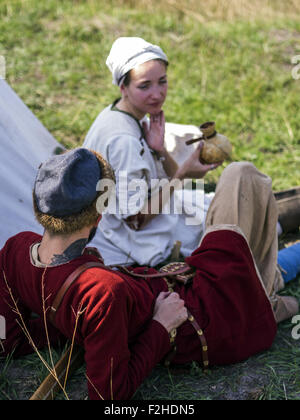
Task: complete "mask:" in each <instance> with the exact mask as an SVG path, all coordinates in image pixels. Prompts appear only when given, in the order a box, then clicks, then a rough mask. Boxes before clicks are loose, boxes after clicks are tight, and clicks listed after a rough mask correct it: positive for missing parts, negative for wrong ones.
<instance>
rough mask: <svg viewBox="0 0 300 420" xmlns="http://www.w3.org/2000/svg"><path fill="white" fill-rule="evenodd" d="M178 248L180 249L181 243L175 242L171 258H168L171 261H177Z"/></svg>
mask: <svg viewBox="0 0 300 420" xmlns="http://www.w3.org/2000/svg"><path fill="white" fill-rule="evenodd" d="M180 248H181V242H180V241H176V242H175V244H174V246H173V249H172V253H171V258H170V259H171V261H178V259H179V255H180Z"/></svg>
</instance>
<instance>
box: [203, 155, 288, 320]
mask: <svg viewBox="0 0 300 420" xmlns="http://www.w3.org/2000/svg"><path fill="white" fill-rule="evenodd" d="M277 221H278V211H277V205H276V200H275V197H274V194H273V192H272V180H271V178H269V177H268V176H267V175H264V174H262V173H261V172H259V171H258V170H257V168H256V167H255V166H254V165H253V164H252V163H249V162H234V163H231V164H230V165H228V166H227V167H226V168H225V170H224V171H223V173H222V175H221V177H220V179H219V182H218V185H217V188H216V194H215V197H214V199H213V200H212V202H211V205H210V208H209V210H208V213H207V217H206V228H207V229H208V230H213V229H215V228H218V227H217V226H216V225H224V224H226V225H236V226H238V227H239V228H240V229H241V230H242V232H243V233H244V236H245V237H246V239H247V241H248V244H249V247H250V249H251V251H252V254H253V257H254V260H255V263H256V266H257V269H258V271H259V273H260V276H261V279H262V282H263V284H264V287H265V289H266V292H267V294H268V296H269V297H270V300H271V303H272V304H273V308H274V307H275V306H276V302H277V300H278V296H277V295H276V293H277V292H278V291H279V290H281V289H282V288H283V287H284V281H283V278H282V275H281V273H280V270H279V268H278V265H277V254H278V236H277V230H276V225H277ZM275 316H276V314H275Z"/></svg>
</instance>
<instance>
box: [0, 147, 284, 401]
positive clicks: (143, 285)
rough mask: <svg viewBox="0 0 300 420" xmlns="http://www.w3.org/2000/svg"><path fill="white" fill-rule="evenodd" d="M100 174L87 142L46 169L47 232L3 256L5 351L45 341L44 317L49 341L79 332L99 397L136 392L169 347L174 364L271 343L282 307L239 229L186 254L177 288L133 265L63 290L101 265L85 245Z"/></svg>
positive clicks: (39, 208)
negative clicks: (188, 273) (188, 272)
mask: <svg viewBox="0 0 300 420" xmlns="http://www.w3.org/2000/svg"><path fill="white" fill-rule="evenodd" d="M103 178H109V179H113V173H112V171H111V169H110V167H109V165H108V164H107V162H105V161H104V160H103V159H102V157H101V156H100V155H98V154H97V153H94V152H91V151H89V150H86V149H81V148H79V149H75V150H73V151H70V152H67V153H65V154H63V155H59V156H55V157H53V158H51V159H49V160H48V161H47V162H45V163H44V164H42V165H41V166H40V168H39V170H38V174H37V177H36V181H35V186H34V191H33V201H34V210H35V214H36V217H37V219H38V221H39V222H40V223H41V224H42V226H44V228H45V232H44V235H43V236H42V237H41V236H40V235H37V234H35V233H32V232H23V233H20V234H18V235H16V236H14V237H12V238H10V239H9V240H8V241H7V243H6V244H5V246H4V248H3V249H2V250H1V252H0V270H1V271H0V315H1V316H2V317H4V318H5V322H6V339H4V340H2V341H0V353H1V352H2V355H4V356H5V355H7V354H9V353H11V352H13V354H14V356H21V355H25V354H28V353H30V352H32V351H33V346H32V344H33V343H34V345H35V346H36V347H37V348H42V347H43V346H45V345H46V344H47V335H46V333H45V320H46V324H47V333H48V337H49V339H50V342H51V344H53V345H54V344H55V343H56V342H57V341H58V340H60V339H61V337H67V338H72V336H73V334H75V340H76V342H77V344H79V345H81V346H83V348H84V350H85V362H86V370H87V377H88V387H89V397H90V398H91V399H98V398H104V399H109V398H113V399H128V398H131V397H132V396H133V394H134V393H135V391H136V389H137V388H138V387H139V385H140V384H141V383H142V382H143V380H144V379H145V378H146V377H147V375H148V374H149V373H150V372H151V370H152V369H153V368H154V366H155V365H156V364H157V363H159V362H160V361H162V360H164V359H165V358H169V357H170V355H172V360H171V361H172V363H174V364H181V363H187V362H191V361H197V362H199V363H200V364H202V363H203V364H204V365H207V364H208V361H209V364H210V365H222V364H229V363H235V362H239V361H241V360H244V359H246V358H248V357H249V356H251V355H253V354H255V353H257V352H260V351H263V350H266V349H268V348H269V347H270V346H271V344H272V342H273V339H274V337H275V334H276V329H277V324H276V320H275V317H274V312H273V309H272V305H271V303H270V299H269V296H268V295H267V293H266V289H265V287H264V285H263V282H262V280H261V277H260V274H259V272H258V270H257V268H256V264H255V261H254V259H253V256H252V253H251V250H250V248H249V246H248V243H247V239H246V238H245V236H244V234H243V233H242V231H241V230H240V229H239V228H238V227H236V226H231V225H227V226H226V225H224V226H223V227H222V228H220V227H217V228H216V229H214V228H213V227H211V228H210V229H209V230H208V231H207V233H206V234H205V236H204V238H203V240H202V242H201V244H200V246H199V248H198V249H196V250H195V251H194V253H193V254H192V255H191V256H190V257H188V258H186V263H187V264H188V266H190V267H191V268H192V269H193V270H194V276H193V279H192V281H188V282H187V283H186V284H183V283H180V282H176V283H175V284H174V285H173V287H172V289H171V288H170V285H169V284H168V282H167V281H166V279H165V278H163V277H161V276H157V277H153V278H151V277H147V276H145V277H141V275H142V274H145V272H146V271H147V274H154V273H157V272H156V270H154V269H153V268H151V269H148V270H147V269H146V268H141V267H138V268H129V272H130V271H131V272H132V274H130V273H129V274H125V273H124V272H120V271H114V270H111V269H108V268H105V266H104V267H91V268H88V269H86V270H85V271H84V272H82V274H81V275H79V276H78V277H77V278H76V280H75V281H73V282H72V283H70V284H68V285H67V286H66V283H65V281H66V279H67V278H68V276H69V275H70V274H72V273H73V272H74V271H75V270H76V269H77V268H78V267H81V266H82V265H83V264H85V263H101V258H100V256H97V255H93V254H91V253H90V250H89V248H87V247H86V245H87V244H88V242H89V241H90V240H91V238H92V237H93V235H94V234H95V230H96V227H97V224H98V222H99V219H100V217H101V216H99V214H98V212H97V209H96V203H97V199H98V197H99V196H100V194H101V192H99V191H97V188H96V187H97V183H98V181H99V179H103ZM274 229H275V227H274ZM100 251H101V250H100ZM136 274H139V275H140V277H137V276H136ZM62 290H63V292H62ZM58 296H60V301H59V304H57V299H58ZM53 308H54V309H53ZM33 313H35V314H37V315H39V317H36V316H35V317H34V318H32V316H31V315H32V314H33ZM25 328H26V334H25V332H24V329H25ZM29 336H30V339H29ZM174 343H175V346H176V347H174Z"/></svg>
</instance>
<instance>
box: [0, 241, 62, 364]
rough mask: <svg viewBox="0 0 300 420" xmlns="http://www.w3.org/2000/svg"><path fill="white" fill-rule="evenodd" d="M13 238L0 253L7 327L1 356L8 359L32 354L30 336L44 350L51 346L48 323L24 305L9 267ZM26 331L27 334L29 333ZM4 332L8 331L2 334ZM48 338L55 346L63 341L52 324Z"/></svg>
mask: <svg viewBox="0 0 300 420" xmlns="http://www.w3.org/2000/svg"><path fill="white" fill-rule="evenodd" d="M11 242H13V239H11V240H10V241H8V242H7V246H6V247H4V248H3V249H2V250H1V251H0V316H1V317H2V318H1V319H2V321H3V322H2V324H3V325H4V328H2V329H1V331H0V332H1V334H0V339H1V344H0V356H6V355H7V354H9V353H12V352H13V356H14V357H17V356H23V355H26V354H29V353H32V352H33V351H34V350H33V346H32V344H31V342H30V340H29V337H27V335H26V333H27V334H29V336H30V339H31V340H32V341H33V342H34V344H35V346H36V347H37V348H38V349H40V348H43V347H45V346H46V345H47V337H46V334H45V327H44V320H43V319H41V318H34V319H33V318H32V312H31V310H30V309H29V308H27V307H26V306H25V305H24V304H23V303H22V299H21V298H20V296H19V295H18V293H17V292H16V290H15V287H14V277H13V275H12V273H11V272H10V269H9V265H8V264H6V259H7V258H6V256H7V253H8V252H9V245H10V243H11ZM25 328H26V333H25ZM3 329H4V331H2V330H3ZM48 337H49V339H50V342H51V343H52V344H55V343H57V342H58V341H59V339H63V337H62V336H61V334H60V333H59V331H58V330H57V329H56V328H54V327H53V326H52V325H48Z"/></svg>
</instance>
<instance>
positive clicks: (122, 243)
mask: <svg viewBox="0 0 300 420" xmlns="http://www.w3.org/2000/svg"><path fill="white" fill-rule="evenodd" d="M145 120H147V119H145ZM141 123H142V122H141V121H138V120H136V119H135V118H134V117H133V116H131V115H130V114H128V113H126V112H123V111H120V110H117V109H116V108H115V107H114V106H113V105H109V106H108V107H106V108H105V109H104V110H103V111H102V112H101V113H100V114H99V115H98V117H97V118H96V120H95V121H94V123H93V125H92V126H91V128H90V130H89V132H88V134H87V137H86V139H85V141H84V143H83V147H86V148H88V149H91V150H95V151H96V152H98V153H100V154H101V155H102V156H103V157H104V158H105V159H106V160H107V161H108V162H109V163H110V165H111V166H112V168H113V169H114V171H115V175H116V179H117V185H116V202H117V208H116V211H115V212H114V214H111V213H112V212H110V211H106V212H104V214H103V217H102V219H101V221H100V224H99V229H98V233H97V234H96V236H95V238H94V240H93V242H92V243H91V245H94V246H96V247H98V248H99V250H100V251H101V255H102V257H103V259H104V262H105V264H107V265H110V264H122V265H130V264H134V263H135V264H138V265H148V266H156V265H157V264H159V263H161V262H163V261H164V260H166V259H167V258H168V256H169V255H170V253H171V251H172V248H173V246H174V244H175V242H176V241H177V240H179V241H181V243H182V245H181V253H182V254H183V255H184V256H187V255H189V254H190V253H191V252H192V251H193V250H194V249H196V248H197V246H198V244H199V241H200V239H201V237H202V235H203V232H204V221H205V215H206V212H207V210H208V207H209V204H210V202H211V200H212V197H213V194H211V195H205V194H204V192H203V188H201V190H199V189H198V190H196V191H195V190H194V191H192V190H190V189H189V190H186V189H185V190H184V196H183V200H182V198H181V197H182V193H181V192H180V191H175V193H174V196H175V198H174V204H173V205H172V204H171V205H169V206H168V205H167V206H165V207H164V209H163V212H162V213H161V214H157V215H156V216H155V217H154V218H153V219H152V220H151V221H150V222H149V223H147V225H146V226H145V227H144V228H142V229H141V230H138V231H136V230H133V229H131V228H130V227H129V226H128V224H127V223H126V221H125V219H126V218H127V217H129V216H131V215H135V214H137V213H138V212H139V211H140V210H141V209H142V208H143V206H144V204H145V201H147V200H148V198H149V197H150V196H151V195H152V196H153V194H154V193H155V192H154V191H155V187H153V185H154V184H156V183H157V182H159V180H161V179H168V177H167V175H166V173H165V171H164V169H163V165H162V163H161V161H160V160H159V159H158V158H157V156H156V154H155V152H153V151H152V150H151V149H150V148H149V146H148V145H147V142H146V140H145V139H144V135H143V130H142V125H141ZM133 180H136V183H137V184H139V183H143V185H145V186H146V190H147V189H148V191H144V195H143V196H142V199H141V194H139V195H137V192H138V191H139V189H138V188H128V189H127V191H124V188H121V182H122V185H125V186H126V185H127V186H131V187H132V185H133V184H132V182H133ZM151 180H152V184H151ZM153 180H157V181H155V182H154V181H153ZM143 181H144V182H143ZM151 185H152V187H153V188H152V189H151ZM195 193H197V203H196V199H195ZM122 194H123V195H122ZM121 197H122V198H121ZM136 197H139V199H137V200H136V199H135V198H136ZM193 200H194V201H193ZM170 201H171V202H172V199H171V200H170ZM196 204H197V215H198V216H197V217H191V215H193V213H194V214H195V211H196V210H195V209H196V207H195V205H196ZM169 207H170V209H169ZM176 209H177V210H176ZM169 210H170V211H169ZM167 212H168V213H171V214H164V213H167ZM178 213H181V214H178ZM191 223H192V224H191Z"/></svg>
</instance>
